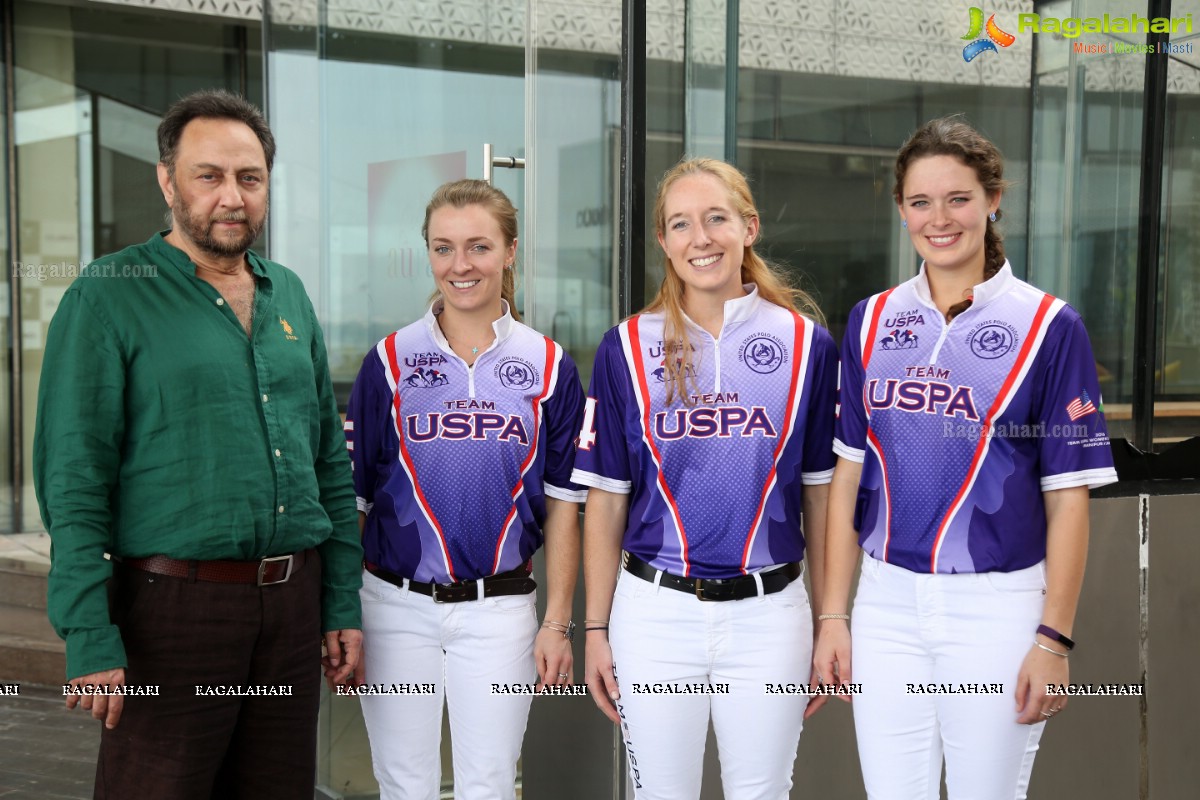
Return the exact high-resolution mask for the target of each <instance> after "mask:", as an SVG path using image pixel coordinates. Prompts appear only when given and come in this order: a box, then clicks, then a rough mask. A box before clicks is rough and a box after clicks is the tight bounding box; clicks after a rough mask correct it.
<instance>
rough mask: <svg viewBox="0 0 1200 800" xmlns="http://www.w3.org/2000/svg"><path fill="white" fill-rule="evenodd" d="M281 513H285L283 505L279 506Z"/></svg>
mask: <svg viewBox="0 0 1200 800" xmlns="http://www.w3.org/2000/svg"><path fill="white" fill-rule="evenodd" d="M279 513H280V514H282V513H283V506H280V507H279Z"/></svg>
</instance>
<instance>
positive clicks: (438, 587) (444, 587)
mask: <svg viewBox="0 0 1200 800" xmlns="http://www.w3.org/2000/svg"><path fill="white" fill-rule="evenodd" d="M429 585H430V586H432V587H433V591H432V592H430V595H429V596H430V597H431V598H433V602H435V603H458V602H462V601H461V600H458V599H455V595H454V592H455V590H458V591H466V588H465V587H464V586H463V585H462V584H461V583H431V584H429ZM439 591H440V592H444V593H445V597H444V598H443V597H440V596H439V595H438V592H439ZM464 599H465V598H464Z"/></svg>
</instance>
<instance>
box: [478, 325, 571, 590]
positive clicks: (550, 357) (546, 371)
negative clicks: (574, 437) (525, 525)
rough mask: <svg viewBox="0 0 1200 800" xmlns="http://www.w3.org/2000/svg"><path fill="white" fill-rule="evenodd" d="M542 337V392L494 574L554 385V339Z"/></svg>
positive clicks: (498, 545)
mask: <svg viewBox="0 0 1200 800" xmlns="http://www.w3.org/2000/svg"><path fill="white" fill-rule="evenodd" d="M542 338H543V339H545V340H546V364H545V366H544V367H543V368H542V393H541V394H539V395H538V396H537V397H535V398H533V436H531V437H530V439H529V454H528V455H526V456H525V460H524V461H522V462H521V471H520V472H519V473H518V474H517V485H516V486H514V487H513V489H512V499H513V507H512V508H510V509H509V511H508V516H507V517H505V518H504V525H503V526H502V527H501V528H500V539H499V541H497V542H496V556H495V558H493V559H492V574H493V575H495V574H496V573H497V572H499V571H500V554H501V551H502V550H504V543H505V542H506V541H508V531H509V528H510V527H511V526H512V523H513V519H514V518H515V517H516V516H517V498H518V497H520V496H521V492H523V491H525V473H526V472H528V471H529V467H530V466H531V465H532V464H533V459H534V457H535V456H536V455H537V447H538V436H539V434H540V433H541V430H542V420H541V412H542V402H543V401H545V399H546V395H547V394H549V393H550V387H551V386H553V385H554V381H553V380H551V378H552V377H553V376H552V372H553V370H554V368H555V364H554V340H553V339H551V338H550V337H549V336H543V337H542Z"/></svg>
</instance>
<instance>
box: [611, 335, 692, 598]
mask: <svg viewBox="0 0 1200 800" xmlns="http://www.w3.org/2000/svg"><path fill="white" fill-rule="evenodd" d="M639 319H640V318H639V317H636V316H635V317H632V318H631V319H630V320H629V322H628V323H627V325H628V328H627V330H628V331H629V349H630V351H632V353H633V371H634V372H635V373H636V374H637V384H636V386H637V391H638V393H639V394H640V395H641V398H642V408H643V411H642V437H643V438H644V439H645V440H646V445H647V446H648V447H649V448H650V455H651V457H653V458H654V465H655V466H656V467H657V468H658V486H659V489H660V490H661V491H662V493H663V497H664V498H666V501H667V505H668V506H669V507H670V508H671V516H672V517H674V518H675V526H676V527H677V528H678V529H679V544H680V552H679V556H680V558H681V559H682V560H683V576H684V577H685V578H686V577H687V576H688V573H689V572H691V569H692V565H691V563H690V562H689V561H688V546H687V534H686V533H685V532H684V530H683V517H681V516H680V515H679V507H678V506H677V505H676V504H675V495H673V494H671V487H669V486H667V476H666V475H664V474H663V468H662V456H661V455H660V454H659V452H658V446H657V445H656V444H654V434H653V433H651V431H652V430H653V428H651V427H650V389H649V387H648V386H647V385H646V369H645V365H644V363H643V361H644V360H643V358H642V340H641V337H640V335H639V333H638V320H639ZM667 347H668V345H667V344H666V343H665V342H664V343H663V350H666V349H667ZM670 357H671V355H670V354H668V355H667V358H670Z"/></svg>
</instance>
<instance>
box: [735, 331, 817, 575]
mask: <svg viewBox="0 0 1200 800" xmlns="http://www.w3.org/2000/svg"><path fill="white" fill-rule="evenodd" d="M792 318H793V322H794V323H795V332H794V337H793V341H792V382H791V385H790V386H788V394H787V405H786V406H784V408H785V409H786V411H785V417H784V420H783V428H782V430H783V431H784V434H783V435H782V436H780V437H779V443H778V444H776V445H775V456H774V458H773V459H772V460H771V471H770V472H768V473H767V480H766V482H765V483H764V484H763V489H762V497H760V498H759V501H758V510H757V511H756V512H755V513H754V521H753V522H752V523H750V531H749V532H748V533H747V534H746V546H745V547H744V548H743V549H742V567H741V569H742V574H743V575H745V574H746V573H747V571H748V570H747V569H746V564H747V562H748V561H749V559H750V548H751V546H752V545H753V544H754V534H755V532H756V531H757V530H758V525H759V522H760V521H761V520H762V515H763V511H764V510H765V509H766V507H767V496H768V495H769V494H770V493H771V488H772V487H773V486H774V485H775V471H776V468H778V466H779V458H780V456H782V455H783V447H784V445H786V444H787V443H788V440H789V439H790V438H791V432H792V423H793V421H794V419H795V411H796V395H797V393H798V392H799V391H800V367H801V363H800V362H801V360H805V361H807V359H802V358H801V356H802V354H803V353H804V334H805V331H804V319H803V318H802V317H801V316H800V315H799V314H796V313H795V312H793V313H792Z"/></svg>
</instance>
